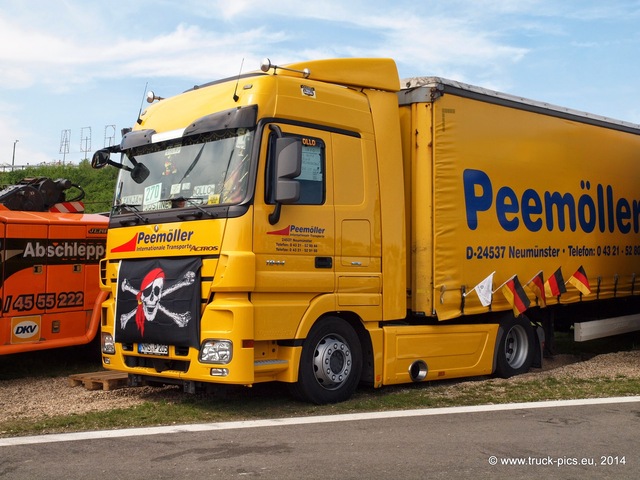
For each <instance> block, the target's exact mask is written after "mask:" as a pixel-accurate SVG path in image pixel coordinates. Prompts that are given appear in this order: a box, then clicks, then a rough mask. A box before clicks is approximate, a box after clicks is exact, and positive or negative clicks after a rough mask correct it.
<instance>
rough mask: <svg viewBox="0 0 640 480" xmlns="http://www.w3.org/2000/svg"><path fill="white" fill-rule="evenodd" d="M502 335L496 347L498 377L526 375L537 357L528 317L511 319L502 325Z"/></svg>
mask: <svg viewBox="0 0 640 480" xmlns="http://www.w3.org/2000/svg"><path fill="white" fill-rule="evenodd" d="M500 329H501V330H502V335H500V337H499V341H498V344H497V345H496V375H497V376H499V377H502V378H510V377H513V376H514V375H520V374H521V373H526V372H528V371H529V369H530V368H531V364H532V363H533V357H534V355H535V339H534V331H533V327H531V323H530V322H529V319H528V318H527V317H523V316H521V317H518V318H513V317H511V318H510V319H509V320H506V321H503V322H501V324H500Z"/></svg>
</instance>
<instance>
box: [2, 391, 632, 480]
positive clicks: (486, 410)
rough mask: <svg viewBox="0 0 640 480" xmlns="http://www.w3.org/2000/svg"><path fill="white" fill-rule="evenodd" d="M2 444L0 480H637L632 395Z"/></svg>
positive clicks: (94, 434)
mask: <svg viewBox="0 0 640 480" xmlns="http://www.w3.org/2000/svg"><path fill="white" fill-rule="evenodd" d="M614 400H615V399H610V400H607V401H606V402H607V403H599V401H597V400H596V401H591V404H589V403H588V404H582V402H578V401H576V402H558V403H551V404H550V403H543V404H521V405H515V406H490V407H480V408H475V407H469V408H462V409H430V410H420V411H411V412H378V413H373V414H365V415H338V416H335V417H310V418H304V419H283V420H275V421H258V422H233V423H227V424H207V425H193V426H184V427H169V428H158V429H145V430H142V429H135V430H133V429H132V430H129V431H112V432H90V433H89V434H76V435H51V436H45V437H25V438H14V439H0V479H2V480H5V479H7V480H8V479H29V480H38V479H48V480H54V479H83V480H92V479H108V480H118V479H127V480H132V479H136V480H137V479H154V480H155V479H165V478H166V479H184V478H197V479H209V478H220V479H228V478H263V479H296V480H299V479H305V478H310V479H323V480H327V479H336V478H342V479H390V478H393V479H426V478H433V479H447V480H452V479H456V480H457V479H466V478H473V479H483V478H487V479H489V478H490V479H499V478H509V479H514V478H516V479H518V480H521V479H536V480H539V479H540V478H545V479H550V478H562V479H572V478H575V479H580V480H583V479H607V478H611V479H637V478H640V446H639V440H640V397H633V398H632V399H628V398H627V399H618V401H614Z"/></svg>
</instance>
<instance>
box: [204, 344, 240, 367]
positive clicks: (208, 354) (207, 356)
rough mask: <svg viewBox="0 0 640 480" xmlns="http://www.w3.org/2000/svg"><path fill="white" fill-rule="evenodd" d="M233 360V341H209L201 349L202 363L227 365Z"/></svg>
mask: <svg viewBox="0 0 640 480" xmlns="http://www.w3.org/2000/svg"><path fill="white" fill-rule="evenodd" d="M232 358H233V342H231V340H216V339H208V340H205V341H204V342H202V346H201V347H200V361H201V362H202V363H220V364H227V363H229V362H230V361H231V359H232Z"/></svg>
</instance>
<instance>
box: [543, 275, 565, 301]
mask: <svg viewBox="0 0 640 480" xmlns="http://www.w3.org/2000/svg"><path fill="white" fill-rule="evenodd" d="M544 290H545V293H546V295H547V297H557V296H559V295H561V294H563V293H567V287H565V285H564V278H563V277H562V268H558V269H557V270H556V271H555V272H554V274H553V275H551V276H550V277H549V278H547V281H546V282H544Z"/></svg>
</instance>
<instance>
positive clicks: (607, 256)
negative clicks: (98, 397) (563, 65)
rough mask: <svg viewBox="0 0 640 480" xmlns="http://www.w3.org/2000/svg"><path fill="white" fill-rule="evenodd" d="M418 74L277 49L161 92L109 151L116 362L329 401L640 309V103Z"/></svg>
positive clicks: (516, 368) (109, 337)
mask: <svg viewBox="0 0 640 480" xmlns="http://www.w3.org/2000/svg"><path fill="white" fill-rule="evenodd" d="M402 83H403V86H402V88H401V82H400V80H399V78H398V74H397V70H396V66H395V63H394V62H393V60H390V59H334V60H319V61H312V62H302V63H299V64H292V65H287V66H284V67H282V66H276V65H273V64H271V63H270V62H269V61H265V63H264V64H263V65H262V67H261V71H258V72H252V73H249V74H245V75H241V76H239V77H235V78H231V79H225V80H220V81H217V82H212V83H210V84H207V85H203V86H200V87H198V88H194V89H193V90H190V91H188V92H185V93H183V94H181V95H178V96H176V97H172V98H168V99H161V100H158V97H157V96H156V95H155V94H153V93H152V92H150V93H149V97H148V100H149V101H150V103H152V105H150V106H149V107H148V109H147V110H146V111H144V112H142V113H141V115H140V118H139V119H138V122H137V124H136V126H135V127H134V129H133V130H132V131H130V132H128V133H127V134H126V135H125V136H124V137H123V139H122V142H121V143H120V145H117V146H113V147H109V148H106V149H103V150H100V151H98V152H96V154H95V155H94V158H93V164H94V166H95V167H96V168H101V167H104V166H106V165H112V166H115V167H117V168H120V169H121V173H120V176H119V179H118V182H117V189H116V192H115V198H114V205H113V210H112V213H111V216H110V224H109V232H108V236H107V251H106V257H105V259H104V260H103V261H102V264H101V272H102V273H101V284H102V288H103V290H105V291H106V292H109V293H111V295H110V297H109V299H108V300H107V301H105V302H104V303H103V304H102V306H101V318H102V325H101V326H102V353H103V364H104V366H105V367H106V368H109V369H115V370H120V371H124V372H127V373H128V374H129V377H130V380H131V382H132V383H144V382H154V383H177V384H182V385H184V387H185V390H187V391H194V390H195V389H196V388H198V387H212V386H215V385H216V384H236V385H252V384H254V383H257V382H265V381H282V382H286V383H289V384H291V386H292V390H293V392H294V394H296V395H298V396H300V397H302V398H304V399H306V400H308V401H312V402H316V403H327V402H336V401H341V400H344V399H346V398H348V397H349V396H350V395H351V394H352V393H353V392H354V391H355V389H356V388H357V386H358V384H359V383H361V382H364V383H367V384H370V385H373V386H375V387H380V386H382V385H388V384H397V383H403V382H411V381H414V382H419V381H429V380H435V379H444V378H453V377H462V376H472V375H487V374H491V373H495V374H498V375H501V376H505V377H507V376H511V375H514V374H518V373H521V372H524V371H527V370H528V369H529V368H530V366H531V365H532V364H539V363H540V362H541V356H542V352H541V350H542V345H543V343H544V334H543V330H542V328H541V327H540V325H541V324H542V323H546V324H549V323H550V321H551V320H552V319H553V316H554V315H555V312H557V311H560V310H562V312H563V313H564V312H566V311H573V312H577V314H581V312H583V311H588V312H589V315H590V316H593V317H594V319H595V318H596V317H597V319H598V320H600V319H604V318H615V319H630V320H631V321H633V320H634V319H636V318H637V317H638V311H639V308H638V296H637V291H638V288H637V287H636V281H635V278H636V273H637V272H638V270H639V268H638V267H639V264H640V251H639V250H640V237H639V235H638V223H639V217H640V212H639V211H640V207H639V206H638V192H637V185H638V184H639V180H640V170H639V169H638V167H637V152H638V151H640V126H637V125H632V124H628V123H625V122H620V121H614V120H610V119H605V118H602V117H597V116H594V115H587V114H583V113H580V112H574V111H570V110H567V109H562V108H559V107H552V106H549V105H546V104H542V103H539V102H534V101H530V100H524V99H519V98H515V97H511V96H508V95H504V94H500V93H497V92H491V91H488V90H485V89H481V88H478V87H472V86H469V85H464V84H460V83H457V82H451V81H447V80H443V79H439V78H416V79H410V80H406V81H403V82H402ZM118 153H121V154H122V156H121V157H120V160H114V159H112V158H111V155H113V154H118ZM585 305H589V306H590V307H589V308H587V309H585V308H584V306H585Z"/></svg>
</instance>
